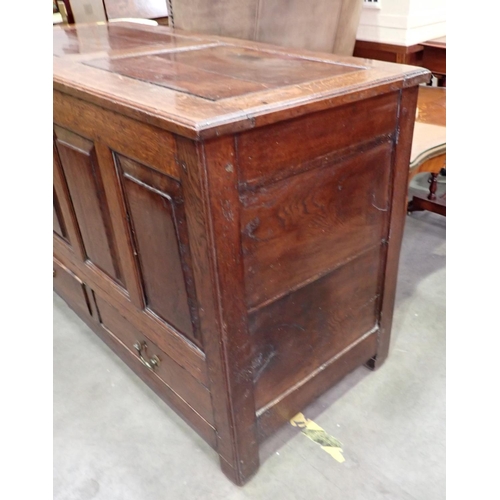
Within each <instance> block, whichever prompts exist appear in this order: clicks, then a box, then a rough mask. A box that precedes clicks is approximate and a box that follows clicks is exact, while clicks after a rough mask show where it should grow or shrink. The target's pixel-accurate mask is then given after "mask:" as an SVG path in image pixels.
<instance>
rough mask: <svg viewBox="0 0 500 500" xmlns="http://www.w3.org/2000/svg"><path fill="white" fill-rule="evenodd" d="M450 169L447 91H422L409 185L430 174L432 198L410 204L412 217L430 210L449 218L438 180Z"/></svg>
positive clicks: (417, 198)
mask: <svg viewBox="0 0 500 500" xmlns="http://www.w3.org/2000/svg"><path fill="white" fill-rule="evenodd" d="M445 169H446V89H445V88H436V87H421V88H420V90H419V93H418V101H417V117H416V124H415V131H414V134H413V147H412V157H411V160H410V174H409V181H411V180H412V179H413V178H414V177H415V176H416V175H417V174H420V173H423V172H429V194H428V195H427V197H426V198H424V197H422V196H419V195H415V196H413V197H412V199H411V200H410V201H409V202H408V213H411V212H416V211H421V210H428V211H430V212H434V213H437V214H439V215H444V216H446V195H445V196H440V197H439V198H436V194H435V193H436V190H437V179H438V175H439V174H440V173H441V171H443V170H445Z"/></svg>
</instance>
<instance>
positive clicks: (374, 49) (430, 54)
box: [354, 36, 446, 87]
mask: <svg viewBox="0 0 500 500" xmlns="http://www.w3.org/2000/svg"><path fill="white" fill-rule="evenodd" d="M354 56H355V57H362V58H366V59H376V60H378V61H389V62H396V63H399V64H410V65H412V66H421V67H423V68H427V69H428V70H430V71H431V72H432V73H433V75H434V76H436V78H437V81H438V86H440V87H446V36H444V37H441V38H436V39H434V40H429V41H426V42H422V43H419V44H415V45H409V46H404V45H394V44H389V43H378V42H367V41H363V40H356V43H355V46H354Z"/></svg>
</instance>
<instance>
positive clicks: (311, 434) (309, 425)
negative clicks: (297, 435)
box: [290, 413, 345, 463]
mask: <svg viewBox="0 0 500 500" xmlns="http://www.w3.org/2000/svg"><path fill="white" fill-rule="evenodd" d="M290 423H291V424H292V425H293V426H294V427H298V428H299V429H300V430H301V431H302V434H304V435H306V436H307V437H308V438H309V439H310V440H311V441H314V442H315V443H316V444H319V445H320V446H321V448H322V449H323V450H324V451H326V452H327V453H328V454H329V455H330V456H331V457H333V458H334V459H335V460H337V462H340V463H342V462H345V458H344V455H342V452H343V451H342V443H341V442H340V441H339V440H338V439H335V438H334V437H333V436H330V434H328V433H327V432H326V431H325V430H324V429H323V428H322V427H320V426H319V425H318V424H316V423H314V422H313V421H312V420H309V419H308V418H306V417H305V416H304V415H303V414H302V413H297V415H295V417H293V418H291V419H290Z"/></svg>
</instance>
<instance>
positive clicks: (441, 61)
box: [422, 36, 446, 87]
mask: <svg viewBox="0 0 500 500" xmlns="http://www.w3.org/2000/svg"><path fill="white" fill-rule="evenodd" d="M422 46H423V48H424V50H423V57H422V66H424V67H425V68H427V69H429V70H430V71H432V74H433V75H434V76H435V77H436V78H437V80H438V86H440V87H446V37H445V36H442V37H440V38H434V39H433V40H428V41H427V42H424V43H422Z"/></svg>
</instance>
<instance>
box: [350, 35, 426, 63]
mask: <svg viewBox="0 0 500 500" xmlns="http://www.w3.org/2000/svg"><path fill="white" fill-rule="evenodd" d="M423 52H424V50H423V47H422V45H420V44H415V45H408V46H405V45H396V44H391V43H380V42H368V41H365V40H356V44H355V45H354V56H355V57H363V58H366V59H376V60H377V61H388V62H395V63H399V64H411V65H415V66H420V65H421V63H422V58H423Z"/></svg>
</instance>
